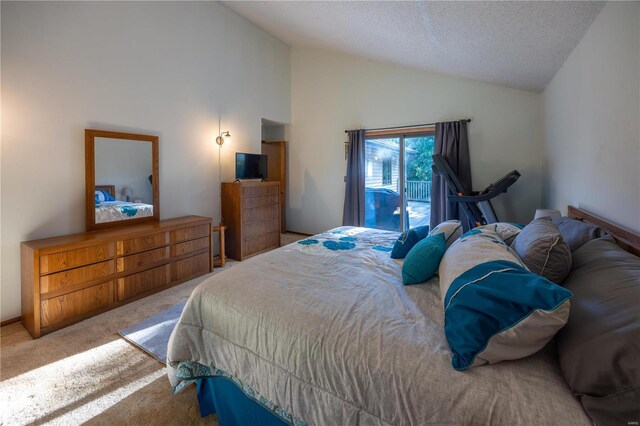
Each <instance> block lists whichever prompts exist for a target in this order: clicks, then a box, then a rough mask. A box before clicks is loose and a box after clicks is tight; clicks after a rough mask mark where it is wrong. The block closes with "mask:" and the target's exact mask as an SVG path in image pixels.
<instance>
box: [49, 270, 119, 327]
mask: <svg viewBox="0 0 640 426" xmlns="http://www.w3.org/2000/svg"><path fill="white" fill-rule="evenodd" d="M114 288H115V284H114V282H113V281H109V282H106V283H103V284H100V285H96V286H93V287H89V288H85V289H84V290H79V291H74V292H72V293H68V294H65V295H63V296H59V297H54V298H52V299H47V300H43V301H42V302H41V303H40V306H41V309H40V323H41V326H42V327H49V326H51V325H55V324H58V323H60V322H62V321H65V320H68V319H71V318H74V317H78V316H80V315H84V314H87V313H89V312H91V311H95V310H97V309H100V308H103V307H105V306H108V305H110V304H112V303H113V302H114V298H115V294H114V293H115V291H114Z"/></svg>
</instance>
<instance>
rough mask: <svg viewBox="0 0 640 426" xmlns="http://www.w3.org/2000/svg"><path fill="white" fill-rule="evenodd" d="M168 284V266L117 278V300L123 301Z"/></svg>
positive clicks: (169, 277) (169, 274)
mask: <svg viewBox="0 0 640 426" xmlns="http://www.w3.org/2000/svg"><path fill="white" fill-rule="evenodd" d="M170 282H171V265H170V264H167V265H162V266H160V267H158V268H153V269H149V270H147V271H142V272H138V273H137V274H132V275H127V276H126V277H122V278H118V285H117V293H118V300H119V301H120V300H125V299H128V298H130V297H133V296H137V295H138V294H141V293H145V292H147V291H150V290H153V289H155V288H160V287H164V286H165V285H167V284H169V283H170Z"/></svg>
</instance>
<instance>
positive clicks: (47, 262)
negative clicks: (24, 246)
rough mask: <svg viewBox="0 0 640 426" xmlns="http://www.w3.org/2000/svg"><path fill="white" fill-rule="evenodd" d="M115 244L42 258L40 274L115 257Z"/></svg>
mask: <svg viewBox="0 0 640 426" xmlns="http://www.w3.org/2000/svg"><path fill="white" fill-rule="evenodd" d="M115 252H116V250H115V244H114V243H105V244H99V245H95V246H92V247H86V248H81V249H75V250H69V251H63V252H60V253H54V254H49V255H45V256H40V274H41V275H45V274H51V273H53V272H59V271H64V270H66V269H71V268H77V267H78V266H84V265H90V264H92V263H97V262H101V261H103V260H107V259H109V258H111V257H114V256H115Z"/></svg>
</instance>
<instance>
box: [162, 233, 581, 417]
mask: <svg viewBox="0 0 640 426" xmlns="http://www.w3.org/2000/svg"><path fill="white" fill-rule="evenodd" d="M397 235H398V234H396V233H392V232H386V231H376V230H367V229H364V228H349V227H342V228H337V229H335V230H333V231H329V232H326V233H324V234H320V235H317V236H315V237H311V238H308V239H307V240H304V241H302V242H299V243H294V244H292V245H289V246H285V247H282V248H280V249H278V250H275V251H272V252H269V253H266V254H264V255H261V256H258V257H255V258H252V259H250V260H247V261H244V262H242V263H241V264H239V265H237V266H235V267H234V268H233V269H230V270H228V271H224V272H222V273H220V274H218V275H216V276H214V277H212V278H210V279H208V280H207V281H205V282H204V283H202V284H201V285H200V286H199V287H198V288H197V289H196V290H195V291H194V293H193V294H192V296H191V298H190V299H189V301H188V302H187V305H186V307H185V310H184V312H183V314H182V317H181V318H180V321H179V322H178V325H177V326H176V328H175V330H174V331H173V334H172V336H171V339H170V341H169V351H168V360H167V361H168V365H169V369H168V370H169V378H170V380H171V382H172V384H173V385H180V383H183V384H184V383H187V382H186V381H185V379H190V378H194V377H197V376H198V375H214V374H216V375H225V374H227V375H228V376H229V377H231V378H233V379H234V380H236V381H237V384H238V385H239V386H240V387H242V388H243V390H244V391H245V393H248V394H251V393H253V396H252V397H254V399H256V400H257V401H259V402H262V403H263V405H265V406H269V404H271V405H270V407H271V410H272V411H274V410H280V411H281V412H282V413H285V414H286V415H288V416H290V418H291V419H292V421H293V422H294V423H307V424H314V425H329V424H333V425H338V424H349V425H358V424H362V425H364V424H367V425H369V424H373V425H383V424H395V425H404V424H415V425H418V424H420V425H424V424H452V423H453V424H463V423H464V424H540V425H542V424H572V425H575V424H591V422H590V420H589V418H588V417H587V416H586V414H585V413H584V411H583V410H582V408H581V406H580V404H579V403H578V401H577V400H576V399H575V398H574V397H573V396H572V394H571V392H570V391H569V389H568V387H567V385H566V384H565V382H564V381H563V378H562V376H561V375H560V371H559V368H558V364H557V360H556V356H555V352H554V350H555V349H554V348H553V347H552V346H548V347H547V348H545V349H544V350H542V351H541V352H539V353H537V354H536V355H534V356H532V357H529V358H526V359H522V360H518V361H510V362H503V363H500V364H496V365H488V366H482V367H479V368H473V369H470V370H467V371H463V372H457V371H455V370H453V368H452V367H451V354H450V351H449V347H448V344H447V342H446V339H445V335H444V328H443V309H442V306H441V299H440V295H439V287H438V282H437V279H433V280H431V281H429V282H427V283H425V284H422V285H416V286H409V287H405V286H403V285H402V280H401V278H400V275H401V265H402V263H401V261H399V260H393V259H391V258H390V257H389V253H388V250H389V249H390V247H391V246H392V244H393V241H394V240H395V238H396V237H397ZM194 366H196V368H195V370H198V368H200V370H199V371H194ZM178 367H179V368H178Z"/></svg>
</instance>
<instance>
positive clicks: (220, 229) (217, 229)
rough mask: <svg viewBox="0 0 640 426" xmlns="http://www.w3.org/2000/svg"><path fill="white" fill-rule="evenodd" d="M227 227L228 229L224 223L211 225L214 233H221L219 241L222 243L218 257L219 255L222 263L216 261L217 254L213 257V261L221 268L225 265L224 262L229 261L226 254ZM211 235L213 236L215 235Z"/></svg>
mask: <svg viewBox="0 0 640 426" xmlns="http://www.w3.org/2000/svg"><path fill="white" fill-rule="evenodd" d="M225 229H227V227H226V226H225V225H223V224H222V223H221V224H219V225H217V226H212V227H211V232H212V233H214V232H219V233H220V238H219V239H218V242H219V243H220V246H219V248H218V253H219V255H218V257H219V261H220V262H219V263H220V264H219V265H216V264H215V263H216V262H215V261H216V258H215V256H214V258H213V263H214V266H219V267H221V268H222V267H224V264H225V263H226V262H227V257H226V256H225V254H224V230H225ZM211 237H212V238H213V235H212V236H211Z"/></svg>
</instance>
